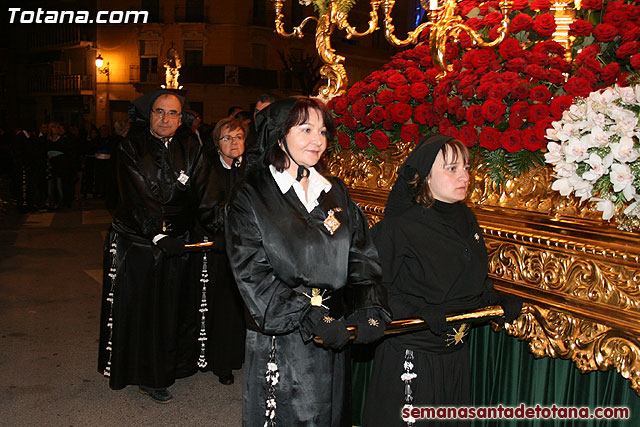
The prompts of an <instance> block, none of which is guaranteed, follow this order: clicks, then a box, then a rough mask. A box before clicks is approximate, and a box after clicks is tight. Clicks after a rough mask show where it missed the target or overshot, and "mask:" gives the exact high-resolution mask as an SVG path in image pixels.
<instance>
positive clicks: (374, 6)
mask: <svg viewBox="0 0 640 427" xmlns="http://www.w3.org/2000/svg"><path fill="white" fill-rule="evenodd" d="M380 1H381V0H371V11H370V12H369V23H368V27H367V29H366V30H365V31H363V32H358V31H357V30H356V29H355V28H354V27H352V26H351V25H350V24H349V22H348V21H347V18H348V14H349V10H348V9H347V10H345V7H346V6H345V5H346V4H347V3H348V2H340V1H338V0H331V2H330V3H329V5H328V7H327V8H326V9H325V8H322V9H321V10H319V11H318V17H315V16H307V17H306V18H304V19H303V20H302V22H301V23H300V25H298V26H297V27H295V28H294V29H293V31H292V32H291V33H287V32H286V31H285V29H284V23H283V19H284V15H283V14H282V7H283V5H284V2H285V0H274V1H273V5H274V9H275V26H276V32H277V33H278V34H279V35H281V36H284V37H287V38H289V37H297V38H302V37H304V34H303V33H302V29H303V28H304V26H305V25H306V24H307V23H309V22H311V21H315V22H316V34H315V40H316V49H317V50H318V55H319V56H320V59H321V60H322V62H324V65H323V66H322V68H320V75H322V77H324V78H326V79H327V84H326V85H325V86H322V87H321V88H320V90H319V94H320V96H322V97H324V98H331V97H332V96H335V95H340V94H342V93H344V92H345V91H346V87H347V72H346V70H345V68H344V65H343V63H344V59H345V58H344V56H342V55H338V54H337V53H336V51H335V50H334V49H333V48H332V47H331V35H332V34H333V30H334V29H336V28H338V29H339V30H344V31H345V32H346V33H347V35H346V36H345V37H346V38H347V39H350V38H352V37H362V36H366V35H368V34H371V33H372V32H374V31H375V30H376V29H377V28H378V7H379V6H380Z"/></svg>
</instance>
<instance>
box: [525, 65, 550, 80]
mask: <svg viewBox="0 0 640 427" xmlns="http://www.w3.org/2000/svg"><path fill="white" fill-rule="evenodd" d="M524 72H525V73H527V74H529V75H530V76H531V77H533V78H534V79H538V80H544V78H545V77H546V76H547V70H546V69H545V68H544V67H543V66H541V65H537V64H529V65H527V66H526V67H524Z"/></svg>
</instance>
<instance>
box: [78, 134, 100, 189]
mask: <svg viewBox="0 0 640 427" xmlns="http://www.w3.org/2000/svg"><path fill="white" fill-rule="evenodd" d="M98 138H99V136H98V129H96V127H95V126H91V129H89V134H88V136H87V139H86V141H85V144H84V146H83V147H82V149H81V153H82V178H81V184H80V191H81V193H82V198H85V199H86V198H87V196H88V194H91V196H92V197H95V195H96V189H95V183H96V165H95V163H96V151H97V150H98V148H97V147H98Z"/></svg>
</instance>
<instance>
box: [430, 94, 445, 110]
mask: <svg viewBox="0 0 640 427" xmlns="http://www.w3.org/2000/svg"><path fill="white" fill-rule="evenodd" d="M433 107H434V108H435V109H436V113H438V114H444V113H445V111H447V97H446V96H439V97H437V98H434V99H433Z"/></svg>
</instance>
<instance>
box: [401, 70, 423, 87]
mask: <svg viewBox="0 0 640 427" xmlns="http://www.w3.org/2000/svg"><path fill="white" fill-rule="evenodd" d="M405 74H406V76H407V80H409V82H411V83H417V82H421V81H424V73H423V72H422V71H420V69H419V68H417V67H409V68H407V70H406V71H405Z"/></svg>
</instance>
